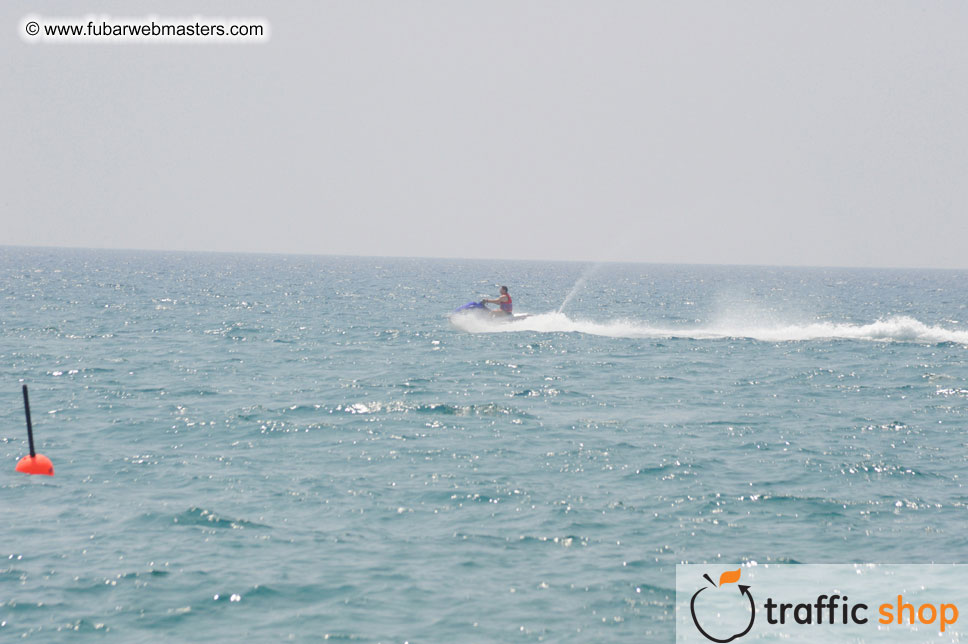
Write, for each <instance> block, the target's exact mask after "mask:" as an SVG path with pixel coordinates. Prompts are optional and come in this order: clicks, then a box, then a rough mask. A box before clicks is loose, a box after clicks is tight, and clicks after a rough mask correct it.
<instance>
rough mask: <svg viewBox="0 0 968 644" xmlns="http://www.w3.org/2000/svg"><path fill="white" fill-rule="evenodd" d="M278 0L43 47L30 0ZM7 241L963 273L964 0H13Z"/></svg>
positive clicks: (6, 74) (176, 4)
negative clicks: (209, 24)
mask: <svg viewBox="0 0 968 644" xmlns="http://www.w3.org/2000/svg"><path fill="white" fill-rule="evenodd" d="M89 13H95V14H102V13H103V14H110V15H112V16H114V17H122V16H136V17H140V16H145V15H148V14H159V15H161V16H177V17H183V16H190V15H193V14H200V15H206V16H247V15H248V16H260V17H264V18H265V19H266V20H267V21H268V22H269V23H270V24H271V29H272V32H271V39H270V41H269V42H268V43H266V44H262V45H218V44H207V45H199V44H192V45H188V44H185V45H177V44H166V45H158V44H155V45H145V44H128V45H116V44H115V45H104V44H101V45H96V44H30V43H26V42H24V40H23V39H22V38H21V37H20V33H19V30H20V24H21V20H22V19H23V17H24V16H26V15H27V14H38V15H40V16H44V17H54V16H75V17H79V16H83V15H85V14H89ZM0 17H2V20H3V23H2V34H3V35H2V36H0V87H2V88H3V99H4V100H3V103H2V105H3V106H2V108H0V113H2V118H0V212H2V224H0V245H41V246H79V247H97V248H102V247H103V248H150V249H175V250H211V251H255V252H279V253H290V252H291V253H310V254H351V255H404V256H438V257H495V258H516V259H574V260H606V261H642V262H674V263H679V262H683V263H727V264H783V265H826V266H831V265H832V266H918V267H946V268H968V36H966V34H968V2H963V1H960V0H959V1H950V2H914V1H913V0H912V1H908V2H886V1H884V0H877V1H873V2H860V1H852V2H842V1H840V0H838V1H836V2H816V1H812V0H811V1H809V2H808V1H806V0H804V1H800V2H782V1H777V0H767V1H763V2H741V1H738V2H718V1H709V2H680V1H673V0H667V1H663V2H644V1H634V2H618V1H594V2H593V1H587V2H568V1H562V0H552V1H532V0H514V1H508V2H500V1H493V0H488V1H463V2H462V1H453V0H447V1H439V2H430V1H421V2H407V1H401V0H393V1H385V2H366V1H362V2H358V1H341V2H317V1H313V2H282V1H273V2H203V1H201V0H197V1H195V2H182V1H170V0H166V1H165V2H154V3H144V2H132V1H130V0H128V1H125V2H42V1H39V0H32V1H31V2H6V3H3V6H2V8H0Z"/></svg>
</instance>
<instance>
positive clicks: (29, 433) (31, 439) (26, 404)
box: [24, 385, 37, 458]
mask: <svg viewBox="0 0 968 644" xmlns="http://www.w3.org/2000/svg"><path fill="white" fill-rule="evenodd" d="M24 413H25V414H27V442H29V443H30V458H34V457H35V456H37V452H36V451H34V425H33V423H31V422H30V398H28V397H27V385H24Z"/></svg>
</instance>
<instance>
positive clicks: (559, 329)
mask: <svg viewBox="0 0 968 644" xmlns="http://www.w3.org/2000/svg"><path fill="white" fill-rule="evenodd" d="M451 323H452V324H454V326H456V327H457V328H459V329H461V330H463V331H467V332H468V333H517V332H521V331H531V332H536V333H586V334H588V335H596V336H602V337H608V338H683V339H695V340H718V339H726V338H749V339H753V340H760V341H763V342H802V341H808V340H869V341H882V342H921V343H930V344H940V343H945V342H950V343H955V344H962V345H966V346H968V331H959V330H955V329H946V328H944V327H940V326H930V325H927V324H925V323H923V322H921V321H920V320H917V319H915V318H912V317H908V316H895V317H891V318H886V319H882V320H878V321H876V322H872V323H870V324H851V323H844V322H813V323H809V324H774V325H744V324H740V323H730V324H716V323H712V324H710V325H708V326H702V327H672V326H668V327H662V326H654V325H650V324H645V323H642V322H638V321H635V320H628V319H615V320H608V321H605V322H593V321H589V320H580V319H572V318H570V317H568V316H567V315H565V314H564V313H559V312H549V313H539V314H533V315H529V316H528V317H527V318H525V319H523V320H519V321H515V322H505V321H494V320H489V319H486V318H481V317H479V316H475V315H459V314H456V315H453V316H451Z"/></svg>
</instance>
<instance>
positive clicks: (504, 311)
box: [483, 286, 512, 315]
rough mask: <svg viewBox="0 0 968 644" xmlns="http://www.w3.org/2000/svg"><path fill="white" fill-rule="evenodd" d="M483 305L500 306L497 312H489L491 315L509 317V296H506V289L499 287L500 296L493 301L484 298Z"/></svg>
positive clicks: (505, 287)
mask: <svg viewBox="0 0 968 644" xmlns="http://www.w3.org/2000/svg"><path fill="white" fill-rule="evenodd" d="M483 302H484V304H500V305H501V308H500V310H498V311H491V315H511V309H512V307H511V296H510V295H509V294H508V287H507V286H502V287H501V295H500V296H498V297H497V298H495V299H493V300H489V299H487V298H484V300H483Z"/></svg>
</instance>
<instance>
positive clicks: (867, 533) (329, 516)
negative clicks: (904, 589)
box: [0, 248, 968, 642]
mask: <svg viewBox="0 0 968 644" xmlns="http://www.w3.org/2000/svg"><path fill="white" fill-rule="evenodd" d="M966 277H968V275H966V273H963V272H950V271H949V272H943V271H888V270H835V269H779V268H753V267H745V268H744V267H697V266H654V265H605V266H599V267H588V266H583V265H580V264H554V263H529V262H480V261H447V260H418V259H411V260H408V259H362V258H361V259H353V258H311V257H279V256H241V255H240V256H231V255H201V254H161V253H122V252H108V251H72V250H45V249H19V248H0V297H2V309H0V368H2V376H3V377H2V381H0V382H2V383H3V386H2V387H0V427H2V432H0V435H2V444H0V457H2V458H0V462H2V463H6V465H4V466H3V470H2V471H0V501H2V507H3V509H4V512H5V514H6V517H5V520H4V521H3V524H2V528H0V639H9V640H14V639H15V638H19V637H20V636H24V635H26V636H27V639H28V641H45V642H48V641H52V642H56V641H72V642H73V641H85V640H91V641H101V640H106V641H119V642H138V641H145V642H156V641H186V640H193V641H201V640H207V641H226V642H228V641H239V640H241V639H243V638H245V639H247V640H249V641H278V640H281V639H284V638H286V637H289V636H292V637H295V638H296V639H299V640H303V639H314V638H323V637H325V636H328V637H329V638H330V639H335V640H350V641H384V642H402V641H405V640H406V641H410V642H459V641H460V642H463V641H481V642H491V641H506V642H518V641H521V642H529V641H552V642H561V641H575V642H585V641H589V642H591V641H594V642H607V641H615V642H642V641H669V640H671V639H672V637H673V631H674V615H673V612H674V601H673V600H674V597H673V592H674V588H675V564H676V563H677V562H692V563H695V562H714V561H718V560H722V561H728V562H734V561H740V560H743V561H748V560H755V561H760V562H765V561H778V562H810V563H821V562H848V561H873V562H895V563H901V562H921V561H935V562H966V561H968V536H966V533H965V529H964V526H965V520H966V518H968V509H966V504H968V494H966V490H965V488H964V487H963V479H964V477H965V476H966V474H965V465H966V458H965V454H966V437H968V433H966V421H968V413H966V412H968V409H966V402H968V312H966V308H965V307H966V303H968V286H966V284H968V281H966ZM502 283H506V284H508V285H509V286H510V287H511V293H512V295H513V296H514V301H515V307H516V311H518V312H529V313H532V314H534V315H533V316H532V317H530V318H528V319H527V320H524V321H522V322H515V323H512V324H490V323H487V322H481V321H479V320H477V319H476V318H463V319H457V320H453V321H452V320H450V319H449V318H448V316H447V313H448V311H450V310H452V309H453V308H454V307H456V306H458V305H460V304H463V303H464V302H466V301H468V300H476V299H479V297H480V296H481V295H485V294H487V295H491V296H494V295H496V293H497V288H496V287H497V285H499V284H502ZM576 284H583V285H581V286H580V287H578V288H575V286H576ZM566 300H567V303H566V304H565V306H564V307H563V308H562V304H563V303H565V302H566ZM559 308H561V309H562V310H561V311H560V312H559ZM21 381H23V382H26V383H27V384H29V385H30V387H31V403H32V407H33V411H34V424H35V430H36V433H37V440H38V451H40V452H42V453H44V454H46V455H47V456H49V457H50V458H51V459H52V460H53V462H54V464H55V467H56V469H57V475H56V476H55V477H54V478H52V479H51V478H47V477H27V476H24V475H21V474H16V473H14V471H13V468H14V465H15V463H16V461H17V459H18V458H19V457H20V456H22V455H24V454H25V453H26V452H27V446H26V432H25V430H24V422H23V411H22V406H21V399H20V383H21Z"/></svg>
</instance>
